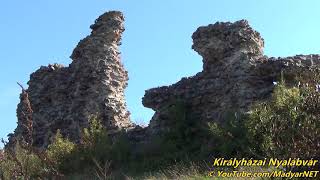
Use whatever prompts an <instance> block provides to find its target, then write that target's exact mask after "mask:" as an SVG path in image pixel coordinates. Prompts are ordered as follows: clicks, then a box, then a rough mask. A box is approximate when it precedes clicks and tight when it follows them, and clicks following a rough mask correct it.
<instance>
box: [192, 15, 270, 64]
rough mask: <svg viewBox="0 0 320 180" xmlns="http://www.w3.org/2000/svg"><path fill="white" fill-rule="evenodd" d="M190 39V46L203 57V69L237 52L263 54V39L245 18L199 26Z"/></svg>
mask: <svg viewBox="0 0 320 180" xmlns="http://www.w3.org/2000/svg"><path fill="white" fill-rule="evenodd" d="M192 39H193V45H192V48H193V49H194V50H195V51H196V52H198V53H199V54H200V55H201V56H202V57H203V63H204V70H207V69H210V68H209V66H211V65H212V64H214V63H215V62H216V61H220V60H226V58H227V57H230V56H232V55H234V53H237V52H241V53H246V54H251V55H255V56H262V55H263V47H264V40H263V39H262V38H261V36H260V34H259V33H258V32H257V31H255V30H253V29H252V28H251V27H250V25H249V23H248V21H246V20H240V21H236V22H234V23H230V22H217V23H215V24H210V25H208V26H202V27H199V28H198V29H197V30H196V32H194V33H193V35H192Z"/></svg>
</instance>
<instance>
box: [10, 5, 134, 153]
mask: <svg viewBox="0 0 320 180" xmlns="http://www.w3.org/2000/svg"><path fill="white" fill-rule="evenodd" d="M123 21H124V17H123V15H122V13H120V12H115V11H112V12H108V13H105V14H103V15H101V16H100V17H99V18H98V19H97V20H96V21H95V23H94V24H93V25H92V26H91V27H90V28H91V29H92V32H91V34H90V35H89V36H87V37H86V38H84V39H83V40H81V41H80V42H79V44H78V45H77V47H76V48H75V49H74V51H73V53H72V55H71V59H72V60H73V61H72V63H71V64H70V65H69V66H68V67H63V66H62V65H59V64H53V65H49V66H42V67H41V68H40V69H39V70H37V71H36V72H34V73H33V74H31V76H30V81H29V82H28V85H29V88H28V89H27V92H28V94H29V99H30V102H31V106H32V109H33V117H32V118H33V129H34V130H33V139H34V141H33V143H34V145H35V146H38V147H45V146H47V145H48V143H49V141H50V138H51V137H52V135H54V134H55V133H56V131H57V130H58V129H60V130H61V133H62V134H63V135H65V136H67V137H69V138H70V139H71V140H73V141H75V142H77V141H78V140H79V136H80V132H81V130H82V129H83V128H84V127H87V126H88V120H89V119H90V116H92V115H95V116H97V118H99V119H102V123H103V124H104V125H105V126H106V127H107V129H108V130H109V132H111V133H112V131H117V130H119V129H123V128H125V129H128V128H131V127H132V126H133V125H132V123H131V122H130V120H129V112H128V111H127V108H126V103H125V99H124V89H125V88H126V86H127V81H128V73H127V71H126V70H125V69H124V67H123V65H122V63H121V60H120V52H119V45H120V40H121V35H122V33H123V31H124V25H123ZM17 116H18V127H17V129H16V130H15V134H14V135H13V136H12V137H11V139H12V138H13V137H15V136H18V135H19V134H22V135H23V133H24V132H23V125H22V124H21V122H23V119H24V118H25V114H24V113H23V103H22V102H21V103H20V104H19V105H18V109H17Z"/></svg>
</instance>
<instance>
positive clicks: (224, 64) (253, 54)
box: [9, 11, 320, 147]
mask: <svg viewBox="0 0 320 180" xmlns="http://www.w3.org/2000/svg"><path fill="white" fill-rule="evenodd" d="M90 28H91V29H92V32H91V34H90V35H89V36H87V37H86V38H84V39H83V40H81V41H80V42H79V44H78V45H77V47H76V48H75V50H74V51H73V53H72V55H71V59H72V63H71V64H70V65H69V66H68V67H64V66H62V65H59V64H53V65H49V66H42V67H41V68H40V69H39V70H37V71H36V72H34V73H33V74H31V76H30V81H29V82H28V85H29V88H28V89H27V90H26V92H27V93H28V94H29V99H30V103H31V107H32V109H33V114H32V121H33V129H34V131H33V134H32V138H33V144H34V145H35V146H37V147H46V146H47V145H48V144H49V143H50V138H51V137H52V136H53V135H54V134H55V133H56V132H57V130H58V129H60V131H61V133H62V134H63V135H64V136H66V137H68V138H70V140H72V141H74V142H78V141H79V138H80V133H81V130H82V129H83V128H85V127H87V126H88V121H89V119H90V118H91V116H93V115H94V116H96V117H97V118H99V119H101V120H102V123H103V125H104V126H105V127H106V128H107V130H108V131H109V132H111V133H113V132H117V131H119V130H125V131H127V132H129V133H130V132H134V133H132V136H140V137H142V138H143V137H147V136H149V135H155V134H158V133H161V132H162V131H163V130H166V129H168V128H170V125H171V124H172V122H171V121H172V118H170V117H169V116H170V114H169V113H168V111H167V107H168V106H170V104H171V103H172V102H174V101H178V100H182V101H183V102H184V103H185V104H186V105H187V107H188V116H192V117H193V118H194V119H195V120H201V121H221V120H222V116H223V114H224V113H225V112H226V111H227V110H231V109H237V110H241V111H246V110H248V108H249V107H250V105H252V103H254V102H257V101H260V100H265V99H267V98H268V97H270V95H271V92H272V90H273V87H274V84H273V82H274V81H276V79H277V77H279V76H280V73H281V72H282V71H285V72H288V73H289V74H290V73H291V74H294V73H295V72H297V71H299V70H301V69H306V70H310V69H314V68H318V67H319V65H320V56H319V55H297V56H294V57H287V58H278V59H276V58H268V57H266V56H265V55H264V54H263V46H264V41H263V39H262V37H261V36H260V34H259V33H258V32H256V31H255V30H253V29H252V28H251V27H250V26H249V24H248V22H247V21H246V20H240V21H237V22H234V23H230V22H226V23H223V22H217V23H215V24H210V25H208V26H203V27H199V28H198V29H197V30H196V32H195V33H194V34H193V35H192V38H193V46H192V48H193V49H194V50H195V51H196V52H198V53H199V55H201V56H202V58H203V71H202V72H199V73H197V74H196V75H194V76H192V77H188V78H182V79H181V80H180V81H179V82H177V83H176V84H173V85H170V86H163V87H157V88H153V89H150V90H147V91H146V93H145V96H144V97H143V100H142V103H143V105H144V106H145V107H148V108H152V109H153V110H154V111H155V114H154V116H153V117H152V119H151V121H150V125H149V126H148V127H146V128H144V129H143V128H141V127H139V126H136V125H135V124H134V123H132V122H131V121H130V118H129V112H128V110H127V108H126V103H125V98H124V89H125V88H126V86H127V81H128V74H127V71H126V70H125V69H124V67H123V65H122V63H121V59H120V56H119V54H120V52H119V45H120V41H121V35H122V33H123V31H124V17H123V15H122V13H121V12H117V11H111V12H107V13H105V14H103V15H101V16H100V17H99V18H98V19H97V20H96V21H95V23H94V24H93V25H91V26H90ZM22 102H23V101H21V102H20V104H19V105H18V109H17V116H18V126H17V128H16V130H15V132H14V134H11V135H10V137H9V141H12V140H13V138H14V137H17V136H25V135H26V134H27V132H25V130H24V129H25V128H23V124H22V122H24V121H25V118H26V117H25V116H24V112H23V110H24V105H23V103H22ZM147 134H148V135H147Z"/></svg>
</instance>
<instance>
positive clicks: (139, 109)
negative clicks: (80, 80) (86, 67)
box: [0, 0, 320, 138]
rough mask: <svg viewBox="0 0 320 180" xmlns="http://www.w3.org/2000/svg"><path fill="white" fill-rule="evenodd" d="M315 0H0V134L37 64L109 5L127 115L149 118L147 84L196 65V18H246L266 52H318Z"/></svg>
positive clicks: (54, 55) (319, 15)
mask: <svg viewBox="0 0 320 180" xmlns="http://www.w3.org/2000/svg"><path fill="white" fill-rule="evenodd" d="M319 8H320V1H318V0H308V1H302V0H281V1H279V0H267V1H258V0H242V1H239V0H223V1H222V0H193V1H192V0H184V1H182V0H158V1H156V0H139V1H138V0H137V1H133V0H90V1H89V0H86V1H85V0H54V1H40V0H38V1H35V0H28V1H17V0H2V1H1V2H0V39H1V43H0V62H1V71H0V82H1V83H0V114H1V118H0V138H1V137H5V136H6V134H8V133H10V132H12V131H13V130H14V128H15V127H16V121H17V119H16V112H15V111H16V105H17V103H18V100H19V93H20V89H19V87H18V85H17V84H16V82H21V83H22V84H24V85H25V86H26V87H27V85H26V83H27V81H28V80H29V75H30V73H32V72H33V71H35V70H36V69H38V68H39V67H40V66H41V65H48V64H49V63H54V62H57V63H61V64H64V65H68V64H69V63H70V62H71V60H70V59H69V56H70V54H71V52H72V50H73V48H74V47H75V46H76V44H77V43H78V42H79V40H80V39H82V38H84V37H85V36H86V35H88V34H89V32H90V29H89V26H90V25H91V24H92V23H93V22H94V20H95V19H96V18H97V17H98V16H99V15H101V14H102V13H104V12H105V11H109V10H120V11H122V12H123V13H124V15H125V17H126V31H125V33H124V37H123V41H122V42H123V43H122V44H123V45H122V46H121V51H122V61H123V63H124V65H125V67H126V69H127V70H128V71H129V78H130V80H129V86H128V88H127V90H126V99H127V104H128V108H129V110H130V111H131V113H132V116H131V119H132V120H133V121H137V122H145V123H147V122H148V121H149V120H150V118H151V116H152V114H153V112H152V110H150V109H147V108H144V107H143V106H142V104H141V98H142V96H143V95H144V91H145V90H146V89H149V88H152V87H157V86H162V85H169V84H172V83H174V82H176V81H178V80H180V79H181V77H184V76H190V75H193V74H195V73H197V72H199V71H201V68H202V63H201V57H200V56H199V55H197V53H195V52H194V51H193V50H192V49H191V45H192V39H191V35H192V33H193V32H194V31H195V30H196V28H197V27H198V26H201V25H207V24H211V23H215V22H216V21H235V20H240V19H247V20H249V23H250V24H251V26H252V27H253V28H255V29H256V30H258V31H259V32H260V33H261V35H262V36H263V38H264V39H265V54H266V55H268V56H276V57H277V56H292V55H295V54H311V53H312V54H317V53H318V54H319V53H320V49H319V47H320V46H319V42H320V35H319V30H320V20H319V19H320V11H319Z"/></svg>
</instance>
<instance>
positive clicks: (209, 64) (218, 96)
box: [143, 20, 320, 134]
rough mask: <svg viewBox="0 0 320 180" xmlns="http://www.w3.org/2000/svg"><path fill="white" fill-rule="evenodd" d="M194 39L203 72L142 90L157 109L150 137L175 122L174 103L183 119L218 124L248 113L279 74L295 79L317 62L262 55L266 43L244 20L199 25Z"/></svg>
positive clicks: (146, 103) (318, 59) (314, 57)
mask: <svg viewBox="0 0 320 180" xmlns="http://www.w3.org/2000/svg"><path fill="white" fill-rule="evenodd" d="M192 38H193V46H192V48H193V49H194V50H195V51H196V52H198V53H199V55H201V56H202V58H203V71H202V72H199V73H197V74H196V75H195V76H193V77H188V78H182V79H181V80H180V81H179V82H177V83H176V84H173V85H170V86H163V87H158V88H153V89H150V90H147V91H146V93H145V96H144V97H143V104H144V106H146V107H149V108H152V109H153V110H154V111H155V114H154V116H153V118H152V120H151V122H150V126H149V129H148V132H149V133H151V134H157V133H161V132H162V131H167V130H169V129H170V127H171V124H172V123H173V122H172V118H170V113H169V112H168V111H167V108H166V107H169V106H170V104H172V103H174V102H176V101H183V102H184V103H185V105H186V106H187V108H188V113H187V116H190V117H192V119H193V120H195V121H200V120H201V121H221V120H223V117H224V116H225V114H226V113H228V111H229V112H230V111H242V112H246V111H247V110H248V109H249V107H250V105H252V104H253V103H254V102H257V101H261V100H265V99H267V98H268V97H270V95H271V93H272V90H273V88H274V84H273V82H274V81H277V78H278V79H279V77H280V74H281V72H282V71H283V72H284V73H285V74H286V75H288V76H290V75H291V76H294V75H295V73H297V72H298V71H301V70H307V71H311V70H312V69H318V68H319V64H320V56H319V55H306V56H305V55H297V56H294V57H287V58H277V59H276V58H268V57H267V56H264V55H263V47H264V40H263V39H262V38H261V36H260V34H259V33H258V32H256V31H255V30H253V29H252V28H251V27H250V26H249V24H248V22H247V21H246V20H240V21H237V22H234V23H230V22H226V23H223V22H217V23H215V24H210V25H208V26H203V27H199V28H198V29H197V30H196V32H194V34H193V35H192Z"/></svg>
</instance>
